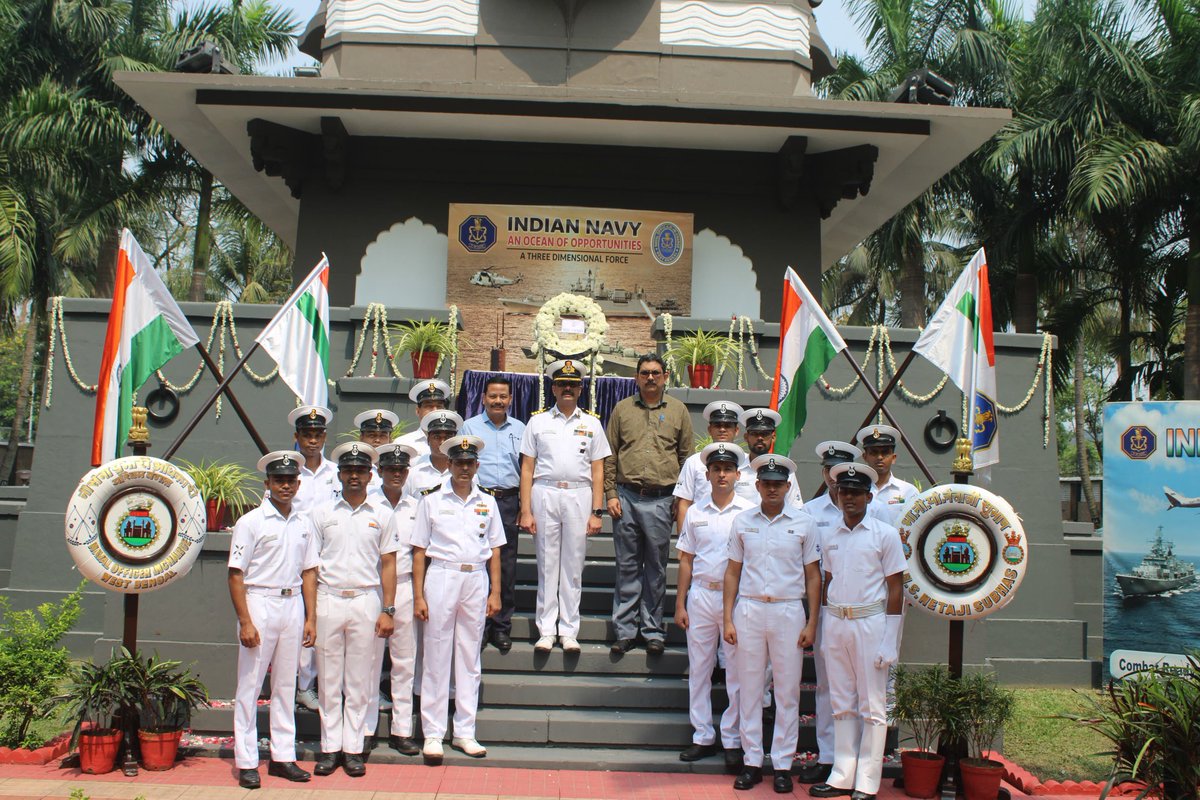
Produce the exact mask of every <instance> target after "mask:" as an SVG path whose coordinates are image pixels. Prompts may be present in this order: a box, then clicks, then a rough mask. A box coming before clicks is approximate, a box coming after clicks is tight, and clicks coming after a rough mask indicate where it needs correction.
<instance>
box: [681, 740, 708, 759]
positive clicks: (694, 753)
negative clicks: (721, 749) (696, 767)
mask: <svg viewBox="0 0 1200 800" xmlns="http://www.w3.org/2000/svg"><path fill="white" fill-rule="evenodd" d="M716 754H717V746H716V745H715V744H693V745H689V746H688V748H687V749H686V750H684V751H683V752H682V753H680V754H679V760H680V761H699V760H700V759H702V758H708V757H709V756H715V755H716Z"/></svg>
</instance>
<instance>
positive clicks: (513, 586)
mask: <svg viewBox="0 0 1200 800" xmlns="http://www.w3.org/2000/svg"><path fill="white" fill-rule="evenodd" d="M512 401H513V396H512V378H509V377H508V376H506V375H499V374H497V375H489V376H488V378H487V382H486V383H484V386H483V413H482V414H477V415H475V416H474V417H471V418H470V419H468V420H467V421H466V422H464V423H463V424H462V432H463V433H464V434H466V435H468V436H478V437H479V438H480V439H481V440H483V445H484V447H483V450H482V451H481V452H480V454H479V472H478V474H477V476H476V480H477V481H478V482H479V488H480V489H482V490H483V492H484V493H485V494H490V495H491V496H492V497H493V498H495V500H496V507H497V508H499V509H500V521H501V522H502V523H503V524H504V546H503V547H501V548H500V610H499V611H498V612H497V613H496V614H495V616H492V617H489V618H488V621H487V626H486V627H485V629H484V632H483V641H484V642H485V643H486V642H491V643H492V645H493V646H494V647H495V648H496V649H497V650H499V651H500V652H501V653H507V652H508V651H509V650H511V649H512V615H513V611H515V610H516V606H517V544H518V541H519V536H520V532H519V530H518V528H517V517H518V515H519V514H520V510H521V438H522V437H523V436H524V434H525V423H524V422H521V420H519V419H513V418H512V417H510V416H509V415H508V412H509V409H510V408H512Z"/></svg>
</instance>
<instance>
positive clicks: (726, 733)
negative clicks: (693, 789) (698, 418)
mask: <svg viewBox="0 0 1200 800" xmlns="http://www.w3.org/2000/svg"><path fill="white" fill-rule="evenodd" d="M709 424H710V426H711V424H712V423H711V419H710V422H709ZM699 455H700V458H701V459H702V460H703V461H704V463H705V464H707V465H708V482H709V491H708V492H707V493H706V497H705V499H704V501H702V502H699V503H696V504H695V505H692V506H691V507H690V508H688V511H687V513H686V514H685V515H684V519H683V527H682V530H681V531H680V534H679V542H678V544H677V545H676V548H677V549H678V551H679V598H678V599H677V600H676V601H675V624H677V625H678V626H679V627H681V628H683V629H684V630H685V631H687V649H688V715H689V717H690V719H691V723H692V729H693V731H694V733H693V735H692V744H691V746H690V747H688V748H687V749H685V750H684V751H683V752H682V753H680V754H679V760H680V761H686V762H692V761H699V760H700V759H702V758H707V757H708V756H711V755H713V754H714V753H716V752H717V731H716V729H715V728H714V726H713V709H712V673H713V666H714V665H715V664H716V662H717V651H718V649H721V650H724V652H725V665H726V666H725V692H726V694H727V695H728V696H729V705H728V707H727V708H726V709H725V713H724V714H722V715H721V731H720V733H721V745H722V746H723V748H724V750H725V767H726V769H740V768H741V766H742V748H741V739H740V738H739V736H740V735H739V733H738V677H737V674H738V673H737V666H736V661H737V650H736V648H735V647H734V646H733V645H732V644H730V643H728V642H726V641H724V632H725V631H724V619H725V617H724V610H723V608H722V604H723V602H724V596H723V593H722V589H723V585H724V580H725V568H726V566H727V565H728V560H729V534H730V531H731V529H732V528H733V520H734V518H735V517H736V516H737V515H738V514H740V513H742V512H743V511H746V510H748V509H752V508H754V503H752V502H750V501H749V500H747V499H746V498H744V497H740V496H738V495H737V494H736V493H735V492H734V491H733V487H734V484H735V483H737V477H738V465H739V464H740V463H741V460H742V459H743V458H745V454H744V453H743V452H742V449H741V448H740V447H738V446H737V445H736V444H733V443H732V442H713V443H712V444H710V445H708V446H707V447H705V448H704V449H703V450H701V451H700V454H699Z"/></svg>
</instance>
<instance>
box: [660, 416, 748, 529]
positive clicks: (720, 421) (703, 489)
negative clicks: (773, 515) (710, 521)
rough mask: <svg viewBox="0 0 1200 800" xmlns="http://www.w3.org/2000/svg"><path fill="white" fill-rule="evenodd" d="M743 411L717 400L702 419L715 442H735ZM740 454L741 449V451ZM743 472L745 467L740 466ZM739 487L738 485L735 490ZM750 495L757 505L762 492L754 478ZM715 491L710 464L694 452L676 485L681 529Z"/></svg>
mask: <svg viewBox="0 0 1200 800" xmlns="http://www.w3.org/2000/svg"><path fill="white" fill-rule="evenodd" d="M744 410H745V409H743V408H742V407H741V406H739V405H738V404H737V403H730V402H728V401H725V400H714V401H713V402H711V403H709V404H708V405H706V406H705V407H704V411H703V412H702V416H703V417H704V419H705V421H706V422H707V423H708V435H709V438H711V439H712V440H713V442H714V443H717V442H732V441H735V440H736V439H737V434H738V421H739V419H740V417H741V415H742V412H743V411H744ZM738 449H739V451H740V450H741V448H738ZM742 456H743V459H742V460H743V461H744V462H745V464H744V466H745V467H746V468H747V469H749V468H750V459H749V458H747V457H745V453H744V452H743V453H742ZM737 466H738V468H739V469H741V467H742V466H743V464H738V465H737ZM737 488H738V487H737V485H736V482H735V486H734V489H735V490H736V489H737ZM747 489H748V493H744V495H743V496H745V497H746V499H748V500H750V501H751V502H752V503H757V501H758V492H757V491H755V490H754V479H753V476H752V477H751V479H750V481H749V482H748V484H747ZM711 491H712V484H711V483H709V480H708V464H706V463H704V459H703V458H702V454H701V453H692V454H691V455H690V456H688V457H687V460H686V461H684V462H683V466H682V467H680V468H679V480H678V481H677V482H676V483H675V492H674V494H675V496H676V497H677V498H679V501H678V507H677V508H676V511H675V514H676V518H677V519H678V520H679V525H680V530H681V531H682V530H683V528H682V526H683V518H684V517H685V516H686V515H687V510H688V509H689V508H691V507H692V505H693V504H696V505H703V504H704V503H705V502H707V500H708V495H709V493H710V492H711Z"/></svg>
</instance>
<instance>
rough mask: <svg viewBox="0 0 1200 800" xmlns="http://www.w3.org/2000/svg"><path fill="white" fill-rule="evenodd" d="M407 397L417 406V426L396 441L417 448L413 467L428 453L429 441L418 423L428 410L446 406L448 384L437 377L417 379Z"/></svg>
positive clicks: (424, 458) (426, 456) (427, 455)
mask: <svg viewBox="0 0 1200 800" xmlns="http://www.w3.org/2000/svg"><path fill="white" fill-rule="evenodd" d="M408 399H409V400H412V401H413V403H415V404H416V406H417V423H418V427H417V430H415V431H410V432H408V433H406V434H404V435H403V436H401V437H399V438H398V439H396V441H398V442H399V443H400V444H406V445H408V446H409V447H415V448H417V453H418V454H419V455H418V457H417V459H416V460H415V461H414V462H413V466H414V467H415V466H416V465H417V464H418V463H420V462H422V461H425V460H426V459H428V458H429V453H430V447H429V441H428V440H427V439H426V438H425V433H424V428H422V427H420V423H421V422H422V421H423V420H424V419H425V417H426V415H428V414H429V413H430V412H433V411H441V410H442V409H445V408H446V407H447V405H448V404H449V399H450V384H448V383H446V382H445V381H440V380H438V379H437V378H434V379H432V380H426V381H418V382H417V383H414V384H413V387H412V388H411V389H409V390H408ZM460 424H461V420H460ZM434 452H436V450H435V451H434Z"/></svg>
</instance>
